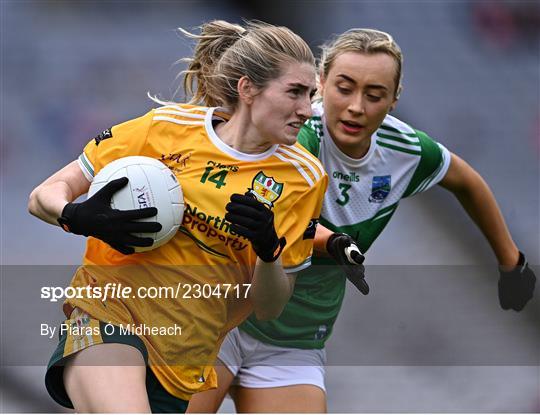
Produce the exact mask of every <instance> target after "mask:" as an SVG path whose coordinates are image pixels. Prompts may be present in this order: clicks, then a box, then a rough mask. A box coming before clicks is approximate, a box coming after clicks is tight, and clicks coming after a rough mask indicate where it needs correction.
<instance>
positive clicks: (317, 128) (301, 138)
mask: <svg viewBox="0 0 540 415" xmlns="http://www.w3.org/2000/svg"><path fill="white" fill-rule="evenodd" d="M321 135H322V123H321V119H320V117H313V118H310V119H309V120H308V121H307V122H306V123H305V124H304V125H303V126H302V129H301V130H300V133H298V142H299V143H300V144H301V145H302V146H303V147H304V148H305V149H306V150H307V151H309V152H310V153H311V154H313V155H314V156H315V157H319V152H320V148H321Z"/></svg>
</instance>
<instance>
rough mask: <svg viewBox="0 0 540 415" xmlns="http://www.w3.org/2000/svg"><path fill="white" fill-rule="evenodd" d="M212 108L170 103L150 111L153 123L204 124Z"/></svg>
mask: <svg viewBox="0 0 540 415" xmlns="http://www.w3.org/2000/svg"><path fill="white" fill-rule="evenodd" d="M209 109H210V108H208V107H203V106H198V105H189V104H180V103H178V104H173V103H171V104H169V105H164V106H161V107H159V108H155V109H153V110H152V111H150V113H151V116H152V121H153V123H154V124H155V123H171V124H176V125H204V120H205V119H206V115H207V113H208V110H209Z"/></svg>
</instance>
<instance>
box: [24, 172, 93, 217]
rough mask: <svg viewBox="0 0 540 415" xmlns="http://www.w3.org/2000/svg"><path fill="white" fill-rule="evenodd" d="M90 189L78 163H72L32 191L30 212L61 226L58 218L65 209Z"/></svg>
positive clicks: (29, 202) (29, 204)
mask: <svg viewBox="0 0 540 415" xmlns="http://www.w3.org/2000/svg"><path fill="white" fill-rule="evenodd" d="M89 188H90V182H89V181H88V179H86V177H85V176H84V174H83V172H82V170H81V168H80V167H79V164H78V162H77V161H72V162H71V163H69V164H68V165H67V166H65V167H64V168H62V169H60V170H59V171H57V172H56V173H54V174H53V175H52V176H51V177H49V178H48V179H47V180H45V181H44V182H43V183H41V184H40V185H39V186H38V187H36V188H35V189H34V190H33V191H32V193H31V194H30V198H29V201H28V211H29V212H30V213H31V214H32V215H34V216H36V217H38V218H39V219H41V220H43V221H45V222H47V223H50V224H51V225H56V226H59V223H58V218H59V217H60V216H61V215H62V210H63V209H64V207H65V206H66V205H67V204H68V203H69V202H73V201H74V200H75V199H77V198H78V197H79V196H80V195H82V194H85V193H87V192H88V189H89Z"/></svg>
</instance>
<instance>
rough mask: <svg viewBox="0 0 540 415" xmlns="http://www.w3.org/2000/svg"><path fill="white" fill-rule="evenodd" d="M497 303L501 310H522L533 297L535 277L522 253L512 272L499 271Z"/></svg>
mask: <svg viewBox="0 0 540 415" xmlns="http://www.w3.org/2000/svg"><path fill="white" fill-rule="evenodd" d="M499 273H500V275H501V276H500V278H499V303H500V304H501V307H502V309H503V310H508V309H510V308H511V309H512V310H515V311H521V310H523V307H525V304H527V301H529V300H530V299H531V298H532V297H533V293H534V285H535V283H536V276H535V275H534V272H532V270H531V269H530V268H529V264H528V263H527V260H526V259H525V255H523V253H522V252H520V253H519V260H518V263H517V265H516V267H515V268H514V269H513V270H512V271H507V272H505V271H500V270H499Z"/></svg>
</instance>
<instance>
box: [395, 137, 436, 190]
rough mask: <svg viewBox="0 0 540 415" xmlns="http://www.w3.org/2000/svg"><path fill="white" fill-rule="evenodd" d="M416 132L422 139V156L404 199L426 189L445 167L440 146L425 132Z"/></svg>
mask: <svg viewBox="0 0 540 415" xmlns="http://www.w3.org/2000/svg"><path fill="white" fill-rule="evenodd" d="M415 132H416V135H417V137H418V138H419V139H420V147H421V149H422V154H421V158H420V163H418V166H417V167H416V170H415V172H414V174H413V177H412V179H411V181H410V183H409V186H408V187H407V189H406V190H405V193H404V195H403V197H408V196H412V195H414V194H416V193H420V192H422V191H423V190H424V189H426V188H427V187H428V185H429V184H430V183H431V180H432V179H433V178H435V177H436V176H437V174H438V173H439V171H440V169H441V168H443V166H444V160H443V151H442V149H441V147H440V146H439V144H437V142H436V141H435V140H433V139H432V138H431V137H430V136H428V135H427V134H426V133H425V132H423V131H420V130H415Z"/></svg>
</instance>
